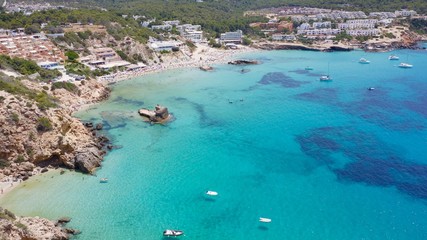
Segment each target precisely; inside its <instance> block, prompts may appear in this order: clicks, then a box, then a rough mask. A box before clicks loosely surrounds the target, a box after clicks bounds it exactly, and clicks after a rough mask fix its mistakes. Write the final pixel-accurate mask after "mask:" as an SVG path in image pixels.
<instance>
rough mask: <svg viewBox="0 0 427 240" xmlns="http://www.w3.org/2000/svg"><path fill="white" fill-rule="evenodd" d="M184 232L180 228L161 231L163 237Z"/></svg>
mask: <svg viewBox="0 0 427 240" xmlns="http://www.w3.org/2000/svg"><path fill="white" fill-rule="evenodd" d="M183 234H184V232H183V231H181V230H171V229H166V230H164V231H163V236H165V237H178V236H181V235H183Z"/></svg>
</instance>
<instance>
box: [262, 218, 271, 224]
mask: <svg viewBox="0 0 427 240" xmlns="http://www.w3.org/2000/svg"><path fill="white" fill-rule="evenodd" d="M259 221H260V222H263V223H270V222H271V219H270V218H263V217H260V218H259Z"/></svg>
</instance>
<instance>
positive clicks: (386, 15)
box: [369, 12, 396, 19]
mask: <svg viewBox="0 0 427 240" xmlns="http://www.w3.org/2000/svg"><path fill="white" fill-rule="evenodd" d="M369 17H375V18H380V19H385V18H395V17H396V14H394V13H392V12H371V13H369Z"/></svg>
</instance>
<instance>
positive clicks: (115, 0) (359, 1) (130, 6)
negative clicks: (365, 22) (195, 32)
mask: <svg viewBox="0 0 427 240" xmlns="http://www.w3.org/2000/svg"><path fill="white" fill-rule="evenodd" d="M17 2H50V3H54V4H61V5H71V6H78V7H81V6H84V7H94V6H97V7H99V8H107V9H118V7H120V9H122V10H125V11H128V10H132V11H139V12H142V13H144V14H150V13H160V12H163V14H166V13H171V12H175V11H176V9H177V8H176V7H179V6H186V8H188V7H190V8H196V9H199V10H200V9H202V10H203V9H210V10H211V11H218V12H224V13H226V12H236V11H247V10H254V9H259V8H268V7H278V6H306V7H321V8H334V9H342V10H356V9H357V10H363V11H390V10H394V9H416V10H417V11H418V12H420V13H427V2H426V1H424V0H413V1H402V0H385V1H380V0H352V1H347V0H338V1H327V0H320V1H315V0H230V1H216V0H203V1H194V0H173V1H168V0H163V1H156V0H131V1H125V0H83V1H78V2H77V1H75V2H68V1H64V0H48V1H41V0H36V1H34V0H31V1H27V0H23V1H17ZM188 13H189V12H185V14H188ZM182 14H184V13H182ZM193 14H197V12H193Z"/></svg>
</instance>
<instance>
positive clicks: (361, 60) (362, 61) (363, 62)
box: [359, 58, 371, 64]
mask: <svg viewBox="0 0 427 240" xmlns="http://www.w3.org/2000/svg"><path fill="white" fill-rule="evenodd" d="M359 63H362V64H369V63H371V62H370V61H369V60H368V59H366V58H361V59H359Z"/></svg>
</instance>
